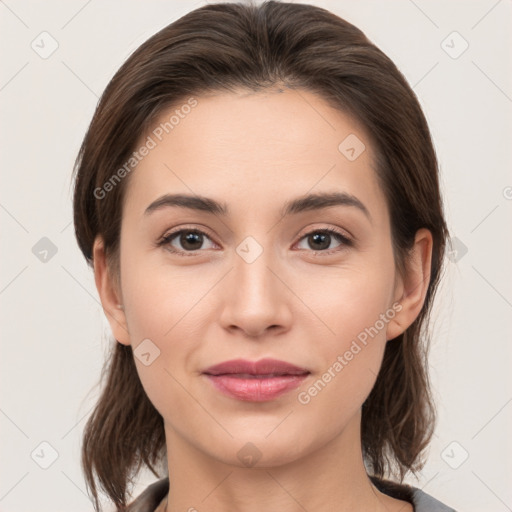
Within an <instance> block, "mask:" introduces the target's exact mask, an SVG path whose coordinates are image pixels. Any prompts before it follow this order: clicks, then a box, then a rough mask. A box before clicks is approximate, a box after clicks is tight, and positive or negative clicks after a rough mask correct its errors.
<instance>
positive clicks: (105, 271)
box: [93, 236, 130, 345]
mask: <svg viewBox="0 0 512 512" xmlns="http://www.w3.org/2000/svg"><path fill="white" fill-rule="evenodd" d="M93 262H94V280H95V282H96V288H97V290H98V294H99V296H100V300H101V305H102V307H103V312H104V313H105V316H106V317H107V320H108V322H109V324H110V328H111V329H112V334H113V335H114V338H115V339H116V340H117V341H118V342H119V343H122V344H123V345H130V336H129V333H128V325H127V323H126V314H125V312H124V310H123V309H121V308H120V307H119V305H122V304H123V302H122V296H121V293H120V290H119V289H118V284H117V280H116V279H114V276H112V275H111V271H110V269H109V267H108V264H107V258H106V254H105V247H104V243H103V239H102V238H101V236H97V237H96V239H95V240H94V246H93ZM119 287H120V286H119Z"/></svg>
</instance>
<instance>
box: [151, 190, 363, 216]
mask: <svg viewBox="0 0 512 512" xmlns="http://www.w3.org/2000/svg"><path fill="white" fill-rule="evenodd" d="M333 206H351V207H354V208H357V209H358V210H360V211H361V212H363V213H364V214H365V216H366V217H367V218H368V220H369V221H370V222H371V220H372V218H371V215H370V212H369V211H368V209H367V208H366V206H365V205H364V204H363V203H362V202H361V201H360V200H359V199H358V198H357V197H356V196H353V195H352V194H348V193H346V192H330V193H316V194H308V195H305V196H302V197H298V198H296V199H293V200H290V201H287V202H286V203H285V204H284V206H283V207H282V208H281V211H280V214H281V217H285V216H287V215H294V214H298V213H302V212H305V211H313V210H321V209H323V208H330V207H333ZM171 207H178V208H188V209H191V210H197V211H202V212H206V213H212V214H214V215H222V216H226V215H228V214H229V208H228V206H227V205H226V203H220V202H218V201H216V200H215V199H211V198H209V197H204V196H199V195H194V196H191V195H187V194H165V195H163V196H161V197H159V198H158V199H156V200H155V201H153V202H152V203H151V204H150V205H149V206H148V207H147V208H146V210H145V212H144V215H145V216H146V215H149V214H151V213H152V212H154V211H157V210H162V209H164V208H171Z"/></svg>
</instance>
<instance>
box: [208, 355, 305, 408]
mask: <svg viewBox="0 0 512 512" xmlns="http://www.w3.org/2000/svg"><path fill="white" fill-rule="evenodd" d="M310 373H311V372H310V371H309V370H307V369H306V368H301V367H298V366H296V365H293V364H291V363H287V362H285V361H279V360H276V359H269V358H267V359H261V360H259V361H255V362H253V361H247V360H243V359H236V360H231V361H225V362H224V363H220V364H217V365H214V366H211V367H210V368H207V369H206V370H204V371H203V375H205V376H206V378H207V379H208V380H209V381H210V382H211V383H212V384H213V385H214V387H215V388H216V389H217V390H218V391H220V392H221V393H223V394H225V395H228V396H230V397H232V398H236V399H238V400H245V401H251V402H266V401H269V400H273V399H275V398H277V397H279V396H281V395H283V394H284V393H286V392H288V391H291V390H292V389H295V388H297V387H298V386H299V385H300V384H301V383H302V382H303V381H304V379H305V378H306V377H307V376H308V375H310Z"/></svg>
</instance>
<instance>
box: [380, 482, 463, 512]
mask: <svg viewBox="0 0 512 512" xmlns="http://www.w3.org/2000/svg"><path fill="white" fill-rule="evenodd" d="M370 480H371V481H372V482H373V484H374V485H375V487H377V489H379V491H380V492H383V493H385V494H388V495H389V496H392V497H393V498H398V499H402V500H405V501H408V502H409V503H412V505H413V507H414V512H456V510H455V509H453V508H451V507H449V506H448V505H445V504H444V503H441V502H440V501H439V500H436V499H435V498H434V497H433V496H430V494H427V493H426V492H423V491H422V490H421V489H417V488H416V487H413V486H411V485H406V484H398V483H396V482H392V481H390V480H383V479H379V478H376V477H370Z"/></svg>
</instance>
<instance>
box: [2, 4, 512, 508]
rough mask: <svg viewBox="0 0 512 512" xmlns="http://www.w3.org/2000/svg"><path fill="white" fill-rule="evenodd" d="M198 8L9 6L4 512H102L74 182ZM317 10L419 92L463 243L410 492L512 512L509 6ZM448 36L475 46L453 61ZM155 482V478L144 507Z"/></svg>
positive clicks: (95, 325)
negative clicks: (151, 45) (132, 58)
mask: <svg viewBox="0 0 512 512" xmlns="http://www.w3.org/2000/svg"><path fill="white" fill-rule="evenodd" d="M204 3H205V2H204V1H200V2H195V1H146V2H135V1H131V2H126V1H124V2H122V1H121V0H116V1H112V0H107V1H106V0H102V1H99V0H89V1H76V0H73V1H67V2H64V1H62V2H56V1H46V2H36V1H34V0H32V1H24V2H22V1H20V0H5V1H0V33H1V38H2V50H1V52H2V53H1V59H2V66H1V71H0V109H1V119H2V136H1V149H2V151H1V165H0V172H1V177H2V187H1V189H0V221H1V227H2V261H3V263H2V266H1V270H0V304H1V323H2V331H1V332H2V348H1V350H2V357H1V388H0V389H1V401H0V428H1V433H2V435H1V436H0V443H1V450H2V451H1V455H0V460H1V461H2V464H1V477H0V511H11V512H18V511H34V510H37V511H38V512H50V511H51V512H55V511H64V510H73V511H75V512H80V511H84V512H85V511H87V512H90V511H92V506H91V504H90V502H89V500H88V498H87V496H86V495H85V493H84V489H85V485H84V480H83V477H82V473H81V469H80V465H79V450H80V439H81V434H82V429H83V426H84V424H85V420H86V418H87V416H88V414H89V412H90V410H91V407H92V405H93V403H94V401H95V399H96V397H97V389H95V388H94V385H95V384H96V383H97V381H98V378H99V374H100V369H101V366H102V363H103V357H104V355H105V350H106V348H107V343H108V341H107V335H108V334H109V328H108V324H107V322H106V320H105V318H104V316H103V312H102V309H101V307H100V305H99V302H98V295H97V292H96V288H95V286H94V281H93V276H92V272H91V271H90V270H89V269H88V267H87V266H86V264H85V261H84V259H83V257H82V255H81V253H80V252H79V250H78V247H77V245H76V242H75V239H74V233H73V225H72V209H71V188H70V182H71V180H70V177H71V171H72V165H73V161H74V158H75V156H76V154H77V151H78V148H79V144H80V142H81V140H82V137H83V135H84V133H85V130H86V127H87V126H88V123H89V121H90V119H91V116H92V114H93V111H94V108H95V105H96V102H97V100H98V97H99V96H100V94H101V93H102V91H103V89H104V88H105V86H106V85H107V83H108V81H109V80H110V78H111V77H112V75H113V74H114V72H115V71H116V70H117V69H118V67H119V66H120V65H121V64H122V63H123V61H124V60H125V59H126V58H127V57H128V56H129V54H130V53H131V52H132V51H133V50H135V48H137V47H138V46H139V45H140V44H141V43H142V42H143V41H145V40H146V39H147V38H149V37H150V36H151V35H153V34H154V33H155V32H157V31H158V30H159V29H161V28H162V27H164V26H165V25H167V24H168V23H170V22H171V21H173V20H175V19H177V18H178V17H180V16H181V15H183V14H185V13H186V12H188V11H190V10H192V9H193V8H195V7H198V6H200V5H202V4H204ZM311 3H314V4H316V5H319V6H322V7H326V8H328V9H330V10H332V11H334V12H335V13H336V14H338V15H340V16H342V17H345V18H346V19H347V20H348V21H350V22H352V23H354V24H355V25H357V26H358V27H360V28H361V29H362V30H363V31H364V32H365V33H366V34H367V35H368V37H369V38H370V39H371V40H373V41H374V42H375V43H376V44H377V45H378V46H379V47H380V48H381V49H382V50H383V51H384V52H386V53H387V54H388V55H389V56H390V57H391V58H392V59H393V60H394V61H395V62H396V64H397V65H398V67H399V68H400V69H401V70H402V72H403V73H404V74H405V76H406V78H407V79H408V80H409V82H410V83H411V85H412V86H413V87H414V90H415V91H416V93H417V94H418V96H419V98H420V101H421V104H422V106H423V108H424V110H425V113H426V116H427V119H428V121H429V123H430V127H431V130H432V133H433V136H434V142H435V144H436V147H437V151H438V155H439V160H440V164H441V171H442V187H443V194H444V197H445V201H446V211H447V217H448V222H449V226H450V229H451V231H452V235H453V236H455V237H457V239H458V240H459V241H457V242H456V245H455V246H456V248H458V249H459V252H458V253H457V255H456V254H455V253H454V254H453V255H452V256H451V259H450V260H449V265H448V273H447V274H446V276H445V281H444V285H443V288H442V289H441V295H440V296H439V297H438V302H437V305H436V315H435V318H436V323H435V331H434V337H435V342H434V345H433V347H432V355H431V371H432V378H433V381H434V386H435V392H436V397H437V401H438V406H439V425H438V429H437V431H436V436H435V438H434V440H433V442H432V445H431V448H430V457H429V461H428V464H427V466H426V467H425V469H424V471H423V472H422V474H421V475H420V479H419V481H416V480H414V479H412V478H409V479H408V481H409V482H410V483H412V484H413V485H417V486H419V487H422V488H424V490H425V491H426V492H428V493H430V494H432V495H434V496H436V497H437V498H438V499H440V500H441V501H445V502H446V503H448V504H450V505H452V506H453V507H455V508H456V509H458V510H460V511H465V512H476V511H482V510H485V511H487V512H494V511H495V512H502V511H507V510H512V489H511V486H510V482H511V481H512V462H511V459H512V457H511V454H512V453H511V444H512V442H511V440H510V432H511V431H512V428H511V427H512V382H511V379H510V373H509V371H510V366H511V352H512V348H511V347H512V345H511V343H510V341H511V340H510V338H511V336H510V335H511V332H512V323H511V318H512V315H511V312H512V279H511V270H510V265H511V261H512V258H511V256H512V242H511V236H510V234H511V230H510V226H511V220H512V175H511V172H510V171H511V160H512V158H511V151H510V145H511V133H512V130H511V120H512V117H511V111H512V73H511V67H510V62H511V60H510V57H511V52H510V48H512V44H511V43H512V41H511V39H512V35H511V34H512V24H511V21H512V1H511V0H500V1H496V0H485V1H484V0H481V1H471V2H470V1H466V2H460V1H453V0H452V1H450V2H447V1H440V0H438V1H426V0H414V1H412V0H395V1H388V2H382V1H376V0H375V1H357V2H356V1H347V0H345V1H328V0H318V1H312V2H311ZM43 31H47V32H48V33H49V34H51V37H52V38H54V39H55V40H56V41H57V43H58V48H57V50H56V51H55V52H54V53H53V54H52V55H51V56H49V57H48V58H46V59H43V58H41V57H40V55H39V54H38V53H36V51H34V50H33V49H32V47H31V44H32V42H33V41H35V42H34V45H38V46H39V48H40V50H39V51H40V52H41V51H43V48H42V47H43V46H44V48H45V49H46V51H47V50H48V49H49V48H50V43H51V41H50V39H49V38H48V36H40V34H41V32H43ZM454 31H456V32H458V33H459V34H460V36H461V37H462V38H463V39H464V40H465V41H467V43H468V44H469V47H468V49H467V50H466V51H465V52H464V53H462V54H461V55H460V56H458V57H457V58H453V56H454V55H455V54H457V53H458V52H459V51H460V50H461V49H463V46H462V45H463V44H464V42H463V40H462V39H461V38H460V37H459V36H457V35H455V36H454V35H453V34H452V33H453V32H454ZM451 34H452V35H451ZM448 36H450V37H448ZM43 37H46V38H47V39H45V40H44V41H43V42H41V40H42V38H43ZM447 37H448V39H447ZM443 41H445V42H444V43H443ZM450 47H451V48H450ZM447 52H448V53H447ZM450 52H451V54H452V55H451V56H450V55H449V53H450ZM43 237H47V238H48V239H50V240H51V242H52V243H53V244H54V245H55V246H56V249H57V252H56V254H54V255H53V256H52V254H51V253H48V255H47V261H46V262H45V261H41V259H40V258H41V257H43V256H44V254H43V253H40V254H39V257H37V256H36V254H34V252H33V247H34V246H35V245H36V244H37V243H38V242H39V241H40V239H41V238H43ZM40 243H44V242H40ZM462 244H463V245H462ZM38 247H39V246H36V249H37V248H38ZM464 247H466V248H467V253H466V254H464ZM461 248H462V249H463V250H462V251H461ZM35 252H36V253H37V250H35ZM42 442H46V443H49V445H51V447H49V446H48V445H42V446H41V444H40V443H42ZM52 449H53V450H55V451H56V452H57V453H58V457H57V458H56V460H55V461H53V463H51V462H52V460H53V459H52V453H53V452H52ZM466 456H467V457H468V458H467V460H464V458H465V457H466ZM50 463H51V465H50V466H49V467H48V468H47V469H43V468H42V467H41V465H47V464H50ZM152 480H153V476H152V475H151V474H146V473H144V474H143V475H142V476H141V479H140V482H139V483H138V485H137V487H136V488H135V494H138V492H140V491H141V490H142V489H143V488H144V487H145V486H146V485H147V484H148V483H149V482H151V481H152Z"/></svg>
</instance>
